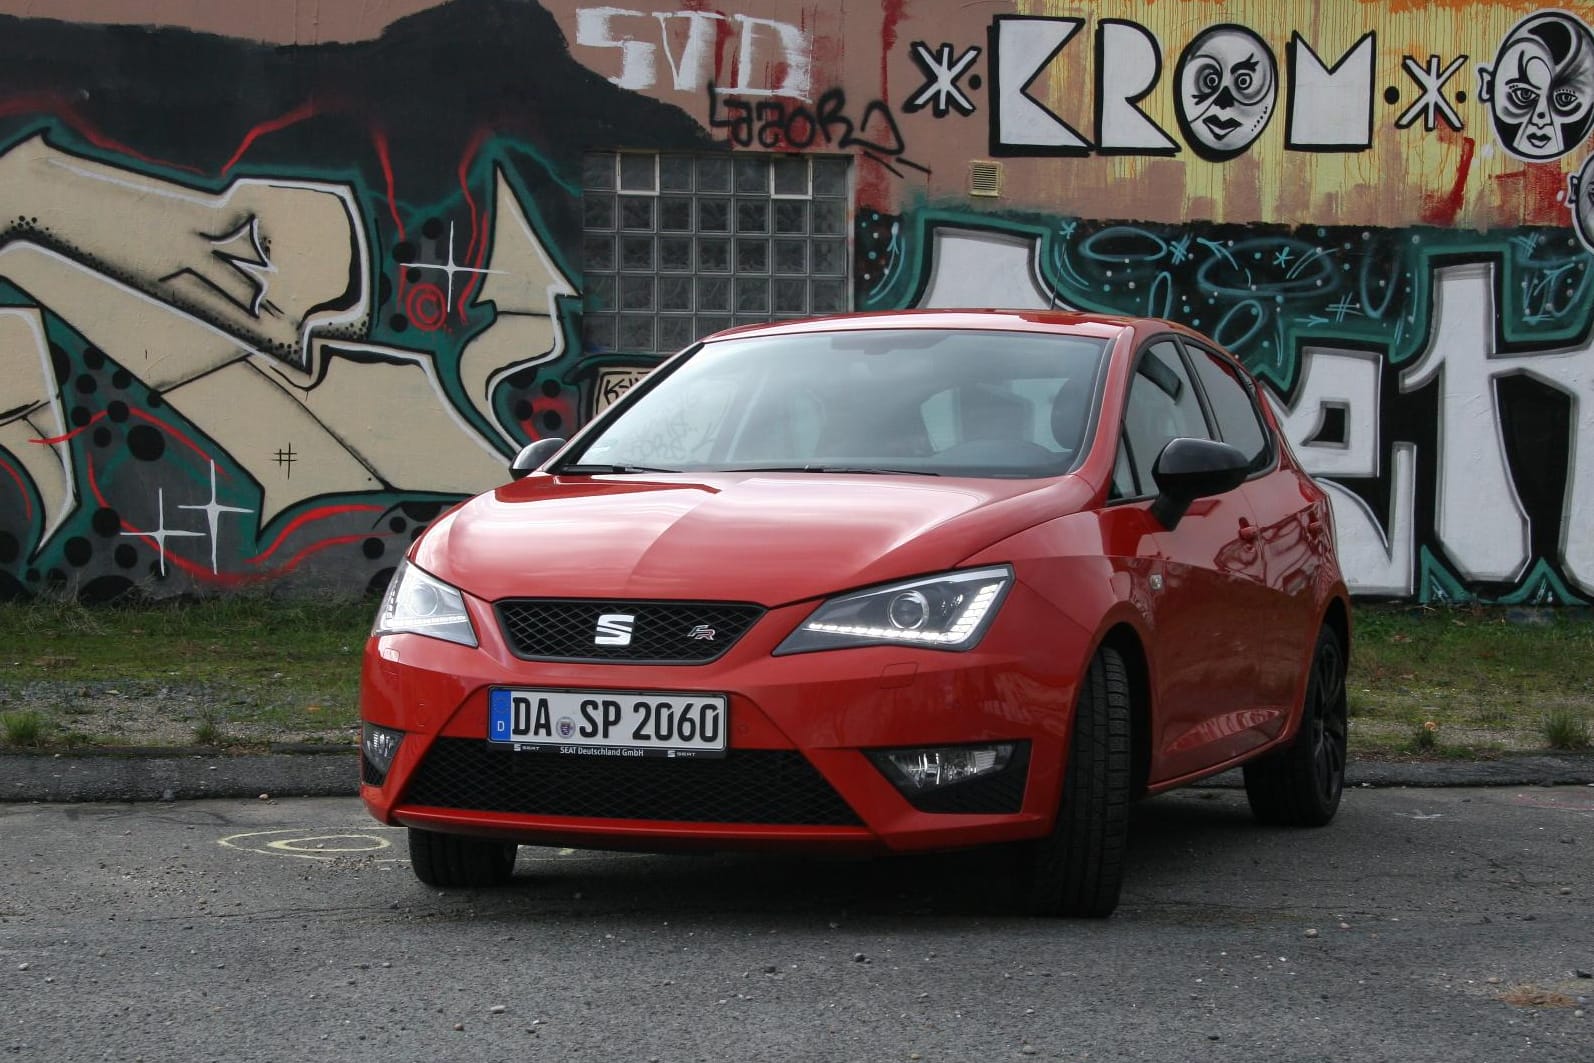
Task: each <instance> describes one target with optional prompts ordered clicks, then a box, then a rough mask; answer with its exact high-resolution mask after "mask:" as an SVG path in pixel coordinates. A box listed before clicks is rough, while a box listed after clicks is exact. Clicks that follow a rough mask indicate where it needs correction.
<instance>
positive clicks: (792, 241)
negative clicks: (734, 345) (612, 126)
mask: <svg viewBox="0 0 1594 1063" xmlns="http://www.w3.org/2000/svg"><path fill="white" fill-rule="evenodd" d="M849 166H850V161H849V160H848V159H845V158H832V157H815V156H804V155H751V154H740V153H738V154H735V155H677V154H658V153H650V152H618V151H611V152H593V153H591V154H589V155H587V156H586V157H585V159H584V160H583V165H582V188H583V193H582V194H583V202H582V219H583V230H584V232H583V238H582V243H581V247H582V251H583V262H582V269H583V273H584V276H585V281H584V284H583V288H582V303H583V320H584V322H585V325H584V329H583V333H584V340H585V344H586V348H587V350H589V351H594V352H597V351H619V352H624V353H627V354H671V353H674V352H675V351H677V350H679V349H681V348H682V347H684V346H686V345H687V344H688V343H691V342H692V341H693V340H695V339H697V338H698V337H701V336H705V335H707V334H709V333H710V332H715V331H717V330H719V329H722V328H729V327H730V326H731V325H733V324H734V325H744V324H752V323H756V322H761V321H774V320H778V319H781V318H795V317H811V316H813V315H816V314H834V313H842V312H844V311H846V310H849V309H851V305H850V303H851V291H852V285H851V277H850V271H851V262H852V255H851V249H850V247H849V240H848V231H849V230H848V217H849V211H848V190H849V181H848V176H849V174H848V171H849Z"/></svg>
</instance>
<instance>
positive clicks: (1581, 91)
mask: <svg viewBox="0 0 1594 1063" xmlns="http://www.w3.org/2000/svg"><path fill="white" fill-rule="evenodd" d="M1478 96H1479V97H1480V98H1481V99H1482V100H1483V101H1484V102H1485V103H1487V104H1489V110H1490V112H1491V113H1492V114H1493V116H1494V131H1495V134H1496V135H1497V136H1498V137H1499V138H1500V142H1501V143H1502V144H1504V145H1505V148H1506V150H1507V151H1509V152H1510V153H1511V154H1513V155H1515V156H1517V157H1518V158H1521V159H1558V158H1560V157H1561V156H1562V155H1565V154H1566V153H1567V152H1569V151H1571V150H1572V149H1573V148H1575V147H1577V145H1578V143H1579V142H1580V141H1581V140H1582V139H1583V138H1584V137H1586V136H1588V131H1589V127H1590V125H1591V124H1594V33H1590V31H1589V28H1588V27H1587V26H1586V25H1584V24H1583V23H1582V22H1581V21H1579V20H1578V19H1576V18H1573V17H1572V16H1571V15H1566V14H1562V13H1561V12H1559V11H1548V12H1544V13H1542V14H1538V15H1532V16H1530V17H1528V18H1525V19H1523V20H1522V21H1521V22H1519V23H1517V24H1516V28H1514V29H1513V30H1512V31H1511V32H1510V33H1509V34H1507V35H1506V38H1505V40H1504V41H1503V42H1501V45H1500V54H1499V55H1497V56H1496V57H1495V60H1494V68H1493V69H1492V70H1491V69H1490V68H1488V67H1479V68H1478Z"/></svg>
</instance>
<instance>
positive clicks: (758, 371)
mask: <svg viewBox="0 0 1594 1063" xmlns="http://www.w3.org/2000/svg"><path fill="white" fill-rule="evenodd" d="M1106 351H1107V341H1106V340H1105V339H1102V338H1100V337H1096V336H1082V335H1070V334H1068V333H1064V332H1039V331H1036V332H1021V331H1013V332H1002V331H994V330H987V331H976V330H961V329H947V330H940V329H911V330H907V329H901V330H899V329H881V330H855V331H836V332H828V333H812V334H807V333H799V334H792V335H779V336H749V337H744V338H735V337H732V338H727V339H724V340H715V341H712V342H710V343H707V344H705V345H704V346H703V347H702V349H701V350H699V351H697V352H695V353H694V354H692V355H691V356H689V357H687V358H685V359H683V360H681V361H680V362H679V363H677V364H676V365H674V366H673V367H672V368H671V370H669V371H668V372H667V373H666V374H665V375H664V376H655V377H654V378H652V379H651V380H650V386H649V388H648V390H646V391H643V392H638V393H635V394H634V395H633V396H629V397H628V398H627V399H623V400H621V401H622V405H620V406H619V407H617V409H616V412H615V415H614V417H613V419H612V420H611V421H610V422H609V423H607V424H606V425H604V426H603V427H602V428H601V430H599V431H597V432H596V433H595V434H594V435H593V437H592V438H591V440H590V441H589V442H588V443H587V445H586V447H585V449H584V452H577V453H572V454H569V455H567V456H566V458H565V462H564V463H563V464H568V465H577V466H579V465H583V464H591V465H613V466H629V467H636V468H652V469H658V468H667V469H681V470H715V469H721V470H757V469H783V470H787V471H843V472H845V471H852V470H856V471H864V472H870V471H883V470H889V471H903V472H922V473H925V474H933V475H939V476H1013V477H1038V476H1056V475H1059V474H1061V473H1063V472H1066V471H1067V470H1069V469H1070V468H1072V467H1073V466H1074V465H1075V464H1077V462H1078V460H1079V458H1080V457H1081V456H1082V453H1083V450H1084V449H1085V444H1086V433H1087V430H1088V427H1089V425H1090V424H1091V423H1092V420H1093V418H1092V413H1093V410H1094V408H1095V404H1096V395H1097V391H1098V388H1097V381H1098V379H1099V377H1100V375H1101V366H1102V364H1103V360H1104V359H1105V357H1106Z"/></svg>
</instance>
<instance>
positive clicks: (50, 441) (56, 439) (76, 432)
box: [28, 410, 105, 447]
mask: <svg viewBox="0 0 1594 1063" xmlns="http://www.w3.org/2000/svg"><path fill="white" fill-rule="evenodd" d="M104 418H105V411H104V410H101V411H100V412H99V413H97V414H95V415H94V416H93V417H90V418H89V419H88V420H87V421H85V422H84V423H83V424H81V425H79V426H78V427H76V428H74V429H72V431H70V432H68V433H67V434H66V435H64V436H40V437H39V438H38V439H30V440H28V442H29V443H38V444H40V445H42V446H46V447H52V446H54V445H55V444H57V443H65V442H66V441H67V440H69V439H72V438H74V437H76V436H80V435H82V434H83V433H84V432H87V431H88V430H89V429H90V428H92V427H93V426H94V422H95V421H100V420H103V419H104Z"/></svg>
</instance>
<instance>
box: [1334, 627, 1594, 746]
mask: <svg viewBox="0 0 1594 1063" xmlns="http://www.w3.org/2000/svg"><path fill="white" fill-rule="evenodd" d="M1354 623H1355V632H1354V636H1353V639H1352V644H1351V670H1350V675H1349V676H1348V678H1347V695H1348V697H1349V700H1350V704H1351V707H1352V708H1351V716H1352V720H1351V744H1352V748H1353V749H1354V750H1356V751H1358V752H1361V753H1369V752H1370V753H1387V754H1391V755H1419V756H1444V755H1447V754H1451V753H1453V752H1455V751H1461V752H1467V753H1471V754H1473V755H1479V756H1488V755H1490V754H1492V753H1496V752H1500V751H1510V750H1531V749H1544V748H1545V747H1546V746H1548V745H1549V744H1550V741H1549V734H1548V731H1547V729H1546V723H1545V721H1546V720H1547V719H1548V718H1549V717H1550V716H1559V715H1562V714H1566V715H1570V716H1572V717H1575V718H1577V719H1581V720H1585V721H1586V720H1588V719H1590V718H1594V619H1591V618H1590V615H1589V613H1588V612H1587V611H1586V610H1579V609H1560V610H1552V609H1546V610H1522V609H1506V608H1498V607H1482V606H1477V607H1473V606H1460V607H1451V608H1434V607H1418V606H1411V605H1367V604H1359V605H1358V606H1357V607H1356V610H1355V617H1354ZM1428 722H1432V723H1433V724H1434V725H1435V726H1434V729H1433V730H1432V731H1428V730H1427V729H1426V728H1424V727H1423V725H1424V724H1425V723H1428Z"/></svg>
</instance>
